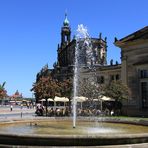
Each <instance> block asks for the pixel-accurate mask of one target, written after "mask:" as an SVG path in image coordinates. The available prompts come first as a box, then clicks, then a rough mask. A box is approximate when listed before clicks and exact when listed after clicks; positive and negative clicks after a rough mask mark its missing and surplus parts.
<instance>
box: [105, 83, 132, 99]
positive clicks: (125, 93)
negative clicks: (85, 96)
mask: <svg viewBox="0 0 148 148" xmlns="http://www.w3.org/2000/svg"><path fill="white" fill-rule="evenodd" d="M104 95H106V96H108V97H111V98H113V99H115V100H116V101H121V100H123V99H128V98H129V96H130V90H129V88H128V87H127V85H125V84H123V83H122V82H121V81H112V82H111V83H110V84H109V85H107V86H106V87H105V88H104Z"/></svg>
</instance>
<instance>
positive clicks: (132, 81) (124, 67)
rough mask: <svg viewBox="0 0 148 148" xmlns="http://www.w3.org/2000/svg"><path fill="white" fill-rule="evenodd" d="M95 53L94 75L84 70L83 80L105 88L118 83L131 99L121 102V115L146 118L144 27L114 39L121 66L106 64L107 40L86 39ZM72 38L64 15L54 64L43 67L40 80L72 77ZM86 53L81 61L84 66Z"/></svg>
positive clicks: (147, 36) (147, 37)
mask: <svg viewBox="0 0 148 148" xmlns="http://www.w3.org/2000/svg"><path fill="white" fill-rule="evenodd" d="M90 40H91V43H92V48H93V51H94V53H95V61H94V63H93V65H92V66H93V67H95V71H94V70H92V69H89V68H87V67H85V66H84V68H83V71H82V73H83V74H82V77H83V79H92V78H93V79H94V80H95V81H96V83H98V84H109V83H110V82H111V81H112V80H121V81H122V82H123V83H124V84H127V86H128V87H129V89H130V90H131V97H130V98H129V99H128V100H126V101H123V111H122V112H123V114H124V115H129V116H130V115H131V116H137V115H139V116H148V58H147V57H148V26H147V27H144V28H143V29H140V30H138V31H136V32H134V33H132V34H130V35H128V36H126V37H124V38H122V39H120V40H117V38H115V42H114V44H115V46H117V47H119V48H121V64H119V63H118V62H116V63H113V61H112V60H111V62H110V63H109V64H107V38H106V37H105V38H104V39H103V38H102V36H101V34H99V37H98V38H90ZM75 47H76V40H75V38H73V39H71V28H70V23H69V21H68V18H67V14H66V15H65V19H64V22H63V26H62V27H61V42H60V43H59V44H58V47H57V62H56V63H55V64H54V68H53V69H48V66H45V67H44V68H43V69H42V70H41V71H40V72H39V73H38V74H37V79H36V80H37V81H38V80H39V78H40V77H41V76H43V75H44V76H46V75H48V74H49V73H52V76H53V77H54V78H56V79H59V80H63V79H67V78H70V77H73V70H74V57H75ZM85 56H86V53H85V51H84V54H83V56H82V59H83V58H84V60H83V61H84V63H83V64H84V65H85V64H86V60H85Z"/></svg>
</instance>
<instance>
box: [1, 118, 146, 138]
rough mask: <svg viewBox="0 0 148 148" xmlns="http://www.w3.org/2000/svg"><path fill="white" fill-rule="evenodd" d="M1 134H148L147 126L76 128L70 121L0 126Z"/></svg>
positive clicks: (84, 124)
mask: <svg viewBox="0 0 148 148" xmlns="http://www.w3.org/2000/svg"><path fill="white" fill-rule="evenodd" d="M0 131H1V132H2V133H8V134H21V135H25V134H29V135H34V134H37V135H38V134H43V135H88V136H89V135H90V136H91V135H98V136H99V135H106V134H107V135H108V134H135V133H148V127H147V126H140V125H131V124H121V123H105V122H88V121H78V122H77V127H76V128H73V127H72V121H67V120H66V121H58V120H57V121H56V120H54V121H32V122H24V123H12V124H5V125H1V126H0Z"/></svg>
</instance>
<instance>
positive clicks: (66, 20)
mask: <svg viewBox="0 0 148 148" xmlns="http://www.w3.org/2000/svg"><path fill="white" fill-rule="evenodd" d="M63 25H64V26H69V21H68V19H67V13H65V20H64V22H63Z"/></svg>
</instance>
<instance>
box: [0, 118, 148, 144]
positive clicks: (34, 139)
mask: <svg viewBox="0 0 148 148" xmlns="http://www.w3.org/2000/svg"><path fill="white" fill-rule="evenodd" d="M105 121H106V122H114V123H113V124H112V123H106V122H105ZM104 122H105V123H103V124H102V122H101V123H100V122H98V121H97V122H96V121H93V120H91V121H90V119H88V118H86V119H85V120H84V119H83V120H82V119H78V122H77V127H76V129H73V127H72V119H71V118H68V119H63V118H60V119H54V118H52V119H51V118H50V119H43V118H42V119H35V120H17V121H5V122H1V126H0V131H1V132H0V143H1V144H7V145H8V144H9V145H29V146H99V145H117V144H134V143H147V142H148V127H147V126H139V125H133V124H142V123H144V125H146V124H147V122H133V121H132V122H128V124H127V121H126V124H120V123H115V122H119V121H117V120H114V121H113V120H109V119H107V120H105V119H104ZM120 122H124V121H120ZM64 124H65V126H64ZM131 124H132V125H131ZM57 125H58V126H57ZM59 125H61V126H59ZM113 125H114V128H113ZM99 126H101V128H104V131H105V129H106V131H105V132H103V131H101V128H100V127H99ZM108 126H110V127H109V128H108V129H107V127H108ZM80 127H81V128H80ZM126 127H127V128H128V129H130V128H131V131H129V130H127V131H128V132H125V131H126ZM24 128H25V129H24ZM48 128H49V131H48V130H47V129H48ZM50 128H51V129H52V130H51V129H50ZM70 128H71V129H72V130H71V131H72V132H71V131H70V133H68V131H69V129H70ZM120 128H121V130H120ZM122 128H123V129H122ZM23 129H24V130H23ZM84 129H85V130H86V132H84ZM112 129H113V130H112ZM64 130H65V132H63V131H64ZM75 130H78V131H76V132H75ZM45 131H47V132H46V133H45ZM53 131H55V132H53ZM60 131H61V133H60ZM118 131H119V132H118ZM43 133H44V134H43Z"/></svg>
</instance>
